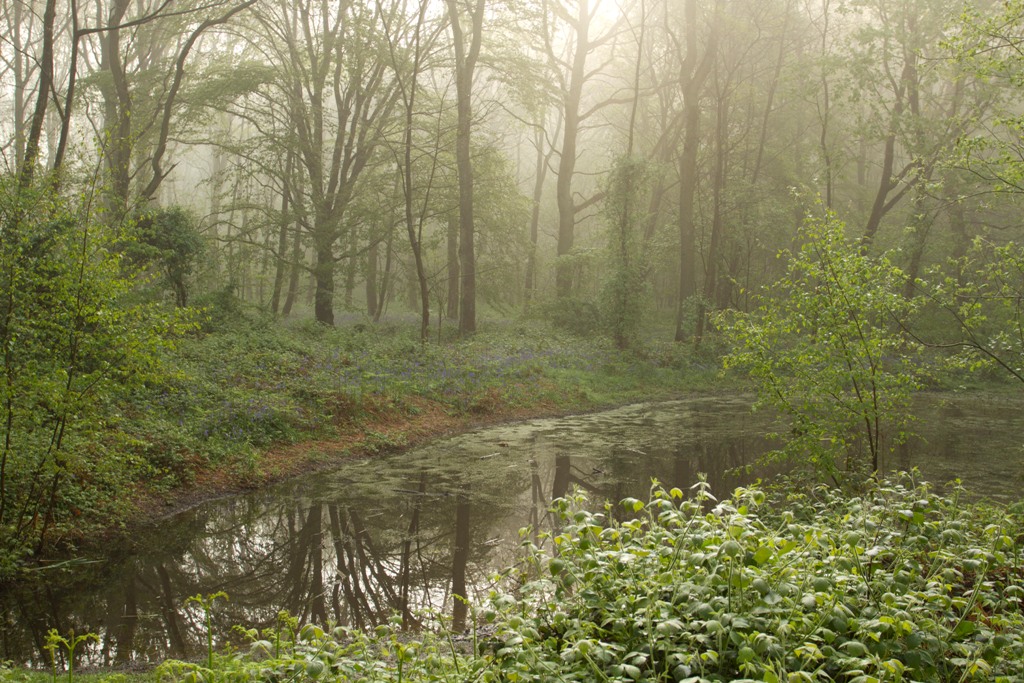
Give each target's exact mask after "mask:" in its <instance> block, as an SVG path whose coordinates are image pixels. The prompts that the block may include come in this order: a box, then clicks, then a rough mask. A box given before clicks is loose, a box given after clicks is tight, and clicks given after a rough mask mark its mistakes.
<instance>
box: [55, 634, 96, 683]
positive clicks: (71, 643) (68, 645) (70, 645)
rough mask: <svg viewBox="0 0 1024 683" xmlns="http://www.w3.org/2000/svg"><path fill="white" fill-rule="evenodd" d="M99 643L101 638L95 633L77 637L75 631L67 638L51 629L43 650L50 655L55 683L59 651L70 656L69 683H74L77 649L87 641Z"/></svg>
mask: <svg viewBox="0 0 1024 683" xmlns="http://www.w3.org/2000/svg"><path fill="white" fill-rule="evenodd" d="M90 640H92V641H94V642H97V643H98V642H99V640H100V637H99V636H98V635H97V634H95V633H86V634H84V635H80V636H76V635H75V631H74V629H72V630H71V631H70V632H69V633H68V637H67V638H65V637H64V636H62V635H61V634H60V632H59V631H57V629H55V628H51V629H50V631H49V633H47V634H46V645H44V646H43V649H45V650H47V651H48V652H49V653H50V663H51V664H52V666H53V683H57V651H58V650H64V651H66V652H67V653H68V654H67V656H68V683H72V681H73V680H74V676H75V648H77V647H78V646H79V645H81V644H82V643H84V642H87V641H90Z"/></svg>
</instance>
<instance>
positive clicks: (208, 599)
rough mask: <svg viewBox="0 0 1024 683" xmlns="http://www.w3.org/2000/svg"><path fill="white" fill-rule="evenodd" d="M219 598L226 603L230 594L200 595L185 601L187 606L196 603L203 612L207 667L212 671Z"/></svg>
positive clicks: (221, 592)
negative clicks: (215, 620) (215, 610)
mask: <svg viewBox="0 0 1024 683" xmlns="http://www.w3.org/2000/svg"><path fill="white" fill-rule="evenodd" d="M218 598H223V599H224V600H225V601H226V600H227V599H228V594H227V593H225V592H224V591H217V592H216V593H213V594H211V595H203V594H202V593H198V594H196V595H193V596H191V597H189V598H188V599H186V600H185V605H186V606H188V605H189V603H193V602H194V603H196V604H197V605H199V607H200V608H201V609H202V610H203V621H205V622H206V662H207V664H206V665H207V667H209V668H210V669H211V670H212V669H213V603H215V602H216V601H217V599H218Z"/></svg>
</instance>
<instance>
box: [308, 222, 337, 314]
mask: <svg viewBox="0 0 1024 683" xmlns="http://www.w3.org/2000/svg"><path fill="white" fill-rule="evenodd" d="M331 245H332V242H327V243H326V244H324V243H322V242H321V243H318V244H317V245H316V263H314V264H313V278H314V280H315V281H316V294H314V298H313V315H314V317H315V318H316V321H317V322H318V323H322V324H324V325H331V326H332V327H333V326H334V265H335V263H334V250H333V249H332V248H331Z"/></svg>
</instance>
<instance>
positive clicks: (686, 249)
mask: <svg viewBox="0 0 1024 683" xmlns="http://www.w3.org/2000/svg"><path fill="white" fill-rule="evenodd" d="M686 27H687V28H686V61H685V62H684V64H683V73H682V75H681V80H682V82H683V125H684V126H685V132H684V134H683V150H682V153H681V154H680V155H679V298H678V300H677V302H676V333H675V341H677V342H682V341H686V339H687V337H688V336H689V335H688V334H687V332H686V327H685V317H686V303H687V301H689V300H690V299H692V298H693V296H694V295H695V294H696V293H697V258H696V253H697V223H696V214H697V211H696V206H695V205H694V199H695V198H696V196H697V181H698V177H697V153H698V151H699V150H700V96H701V93H702V92H703V90H704V84H705V83H706V82H707V79H708V76H709V75H710V74H711V66H712V64H713V63H714V59H715V50H716V34H715V33H714V31H712V34H711V37H710V39H709V41H708V45H707V47H706V49H705V50H704V55H703V56H702V57H701V58H700V62H699V64H698V60H697V0H686Z"/></svg>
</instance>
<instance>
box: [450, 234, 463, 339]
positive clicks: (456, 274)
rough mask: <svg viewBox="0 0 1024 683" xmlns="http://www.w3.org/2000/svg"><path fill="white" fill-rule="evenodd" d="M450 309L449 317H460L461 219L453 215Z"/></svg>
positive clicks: (451, 318)
mask: <svg viewBox="0 0 1024 683" xmlns="http://www.w3.org/2000/svg"><path fill="white" fill-rule="evenodd" d="M447 247H448V307H447V308H448V310H447V317H448V318H449V319H450V320H458V319H459V302H460V297H459V282H460V279H461V277H462V276H461V272H460V271H461V269H460V268H459V221H458V220H457V219H456V217H455V216H454V214H453V215H450V216H448V234H447Z"/></svg>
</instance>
